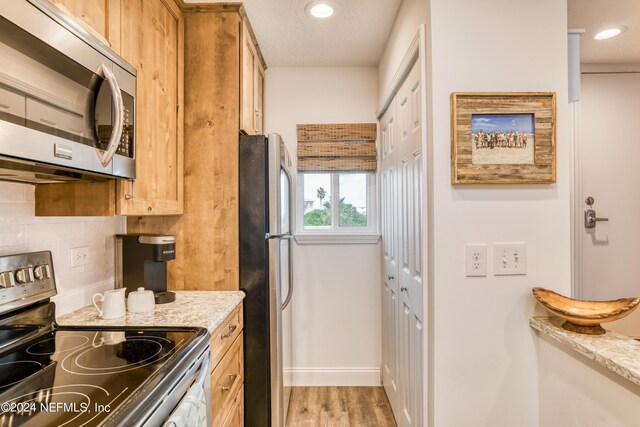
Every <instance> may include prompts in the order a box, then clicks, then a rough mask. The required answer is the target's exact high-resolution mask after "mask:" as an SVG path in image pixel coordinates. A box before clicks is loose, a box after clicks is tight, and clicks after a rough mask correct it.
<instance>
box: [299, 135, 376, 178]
mask: <svg viewBox="0 0 640 427" xmlns="http://www.w3.org/2000/svg"><path fill="white" fill-rule="evenodd" d="M375 170H376V124H375V123H354V124H326V125H298V171H300V172H333V171H340V172H373V171H375Z"/></svg>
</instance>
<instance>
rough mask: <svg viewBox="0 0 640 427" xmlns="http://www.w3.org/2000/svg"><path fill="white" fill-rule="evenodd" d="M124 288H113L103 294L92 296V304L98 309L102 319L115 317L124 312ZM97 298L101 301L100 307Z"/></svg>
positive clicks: (122, 314) (120, 315)
mask: <svg viewBox="0 0 640 427" xmlns="http://www.w3.org/2000/svg"><path fill="white" fill-rule="evenodd" d="M124 292H125V288H120V289H113V290H111V291H106V292H105V293H104V294H95V295H94V296H93V305H94V306H95V307H96V309H98V313H100V317H102V318H103V319H117V318H118V317H122V316H124V315H125V314H126V308H125V305H124ZM96 300H99V301H101V302H102V304H101V305H102V308H100V307H98V302H97V301H96Z"/></svg>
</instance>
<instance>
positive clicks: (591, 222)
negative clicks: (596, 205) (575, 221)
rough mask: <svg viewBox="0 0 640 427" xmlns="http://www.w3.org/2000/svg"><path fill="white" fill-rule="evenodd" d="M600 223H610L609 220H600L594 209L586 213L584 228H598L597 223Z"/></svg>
mask: <svg viewBox="0 0 640 427" xmlns="http://www.w3.org/2000/svg"><path fill="white" fill-rule="evenodd" d="M599 221H609V218H598V217H597V216H596V211H594V210H593V209H587V210H586V211H585V212H584V228H596V223H597V222H599Z"/></svg>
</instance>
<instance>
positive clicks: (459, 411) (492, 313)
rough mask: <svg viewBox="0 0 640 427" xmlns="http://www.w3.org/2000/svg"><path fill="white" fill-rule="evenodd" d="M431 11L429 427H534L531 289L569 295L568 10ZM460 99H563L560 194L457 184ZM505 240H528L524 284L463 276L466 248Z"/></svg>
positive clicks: (460, 1)
mask: <svg viewBox="0 0 640 427" xmlns="http://www.w3.org/2000/svg"><path fill="white" fill-rule="evenodd" d="M430 13H431V18H430V26H431V46H432V51H431V61H432V69H431V72H432V82H431V83H432V88H433V89H432V92H431V102H432V105H431V108H429V110H430V111H431V123H432V129H431V130H432V139H431V141H430V144H431V147H430V148H431V159H430V167H431V174H430V179H431V180H432V182H431V186H432V194H431V206H432V209H433V214H432V220H433V227H432V229H431V233H432V239H433V248H432V256H433V262H432V264H431V269H432V283H431V284H430V285H431V305H432V306H431V308H430V310H431V322H428V323H427V324H428V325H430V326H429V332H430V333H431V334H432V342H431V358H432V360H431V363H432V369H431V373H430V374H431V380H432V381H433V389H432V394H431V399H433V410H432V413H431V414H430V417H431V418H432V422H433V424H432V425H434V426H448V427H456V426H471V425H473V426H492V427H498V426H520V427H526V426H531V427H533V426H538V425H539V423H538V398H539V394H538V370H537V363H536V352H535V351H536V349H535V346H534V334H533V332H532V330H531V328H530V327H529V325H528V318H529V316H530V315H531V314H532V312H533V310H534V303H533V299H532V297H531V288H532V287H534V286H544V287H546V288H550V289H554V290H556V291H558V292H561V293H564V294H569V293H570V290H571V286H570V284H571V274H570V273H571V258H570V162H571V159H570V157H571V153H570V147H569V143H570V141H569V132H568V119H569V117H568V103H567V86H568V83H567V5H566V1H565V0H537V1H524V0H485V1H474V0H431V4H430ZM496 58H507V59H508V63H509V65H506V66H504V65H501V63H500V61H496ZM462 91H469V92H483V91H484V92H492V91H549V92H557V100H558V106H557V184H555V185H538V186H531V185H530V186H524V185H516V186H452V185H451V160H450V116H449V114H450V95H451V93H452V92H462ZM504 241H506V242H509V241H516V242H517V241H525V242H526V244H527V275H526V276H516V277H509V276H504V277H494V276H492V275H491V274H492V268H491V267H489V276H488V277H486V278H473V279H472V278H465V274H464V265H465V250H464V245H465V243H467V242H485V243H487V244H489V245H490V244H491V243H492V242H504ZM488 265H489V266H491V265H492V259H491V255H490V256H489V263H488ZM540 425H541V424H540Z"/></svg>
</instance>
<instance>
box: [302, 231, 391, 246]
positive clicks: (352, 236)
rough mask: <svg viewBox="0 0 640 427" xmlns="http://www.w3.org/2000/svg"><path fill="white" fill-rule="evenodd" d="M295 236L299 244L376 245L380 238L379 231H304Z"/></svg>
mask: <svg viewBox="0 0 640 427" xmlns="http://www.w3.org/2000/svg"><path fill="white" fill-rule="evenodd" d="M294 237H295V239H296V243H297V244H299V245H374V244H376V243H378V241H379V240H380V235H379V234H377V233H302V234H296V235H295V236H294Z"/></svg>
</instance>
